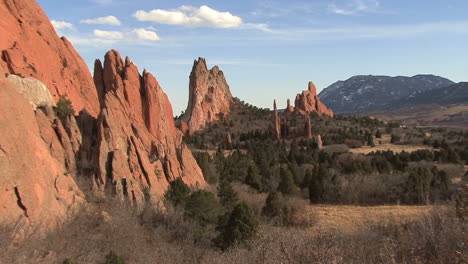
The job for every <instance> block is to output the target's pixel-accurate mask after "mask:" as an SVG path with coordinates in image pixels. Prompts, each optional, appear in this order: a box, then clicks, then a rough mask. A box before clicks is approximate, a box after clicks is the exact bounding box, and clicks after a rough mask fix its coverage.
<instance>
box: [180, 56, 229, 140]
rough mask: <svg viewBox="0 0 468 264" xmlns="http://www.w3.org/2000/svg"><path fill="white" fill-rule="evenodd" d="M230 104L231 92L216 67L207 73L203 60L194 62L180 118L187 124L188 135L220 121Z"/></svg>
mask: <svg viewBox="0 0 468 264" xmlns="http://www.w3.org/2000/svg"><path fill="white" fill-rule="evenodd" d="M232 102H233V98H232V94H231V90H230V89H229V85H228V84H227V82H226V79H225V78H224V74H223V72H222V71H220V70H219V68H218V66H214V67H213V68H212V69H211V70H209V71H208V68H207V66H206V61H205V59H203V58H199V59H198V60H196V61H195V62H194V64H193V68H192V72H191V73H190V84H189V101H188V105H187V109H186V110H185V113H184V114H183V115H182V116H181V117H180V120H181V121H184V122H185V123H187V125H188V127H189V133H193V132H195V131H197V130H199V129H201V128H203V127H204V126H205V125H206V124H207V123H209V122H213V121H219V120H222V119H223V118H224V117H226V116H227V115H228V114H229V112H230V108H231V104H232ZM179 122H180V121H179ZM178 125H179V124H178ZM179 127H180V125H179Z"/></svg>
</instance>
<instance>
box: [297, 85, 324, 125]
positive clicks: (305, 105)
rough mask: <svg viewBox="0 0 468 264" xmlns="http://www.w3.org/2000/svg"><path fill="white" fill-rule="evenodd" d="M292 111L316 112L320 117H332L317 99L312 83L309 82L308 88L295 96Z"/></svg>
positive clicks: (315, 89)
mask: <svg viewBox="0 0 468 264" xmlns="http://www.w3.org/2000/svg"><path fill="white" fill-rule="evenodd" d="M294 105H295V107H294V109H295V111H298V112H300V113H311V112H317V113H318V114H321V115H328V116H331V117H333V111H332V110H331V109H328V108H327V107H326V106H325V105H324V104H323V103H322V102H321V101H320V99H319V98H318V96H317V88H316V87H315V85H314V83H313V82H309V87H308V89H307V90H306V91H302V93H301V94H298V95H297V96H296V100H295V102H294Z"/></svg>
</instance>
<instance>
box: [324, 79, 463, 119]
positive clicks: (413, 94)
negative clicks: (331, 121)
mask: <svg viewBox="0 0 468 264" xmlns="http://www.w3.org/2000/svg"><path fill="white" fill-rule="evenodd" d="M454 84H455V83H454V82H452V81H451V80H449V79H446V78H443V77H440V76H435V75H415V76H413V77H405V76H397V77H390V76H373V75H358V76H354V77H351V78H349V79H348V80H346V81H338V82H336V83H334V84H332V85H330V86H329V87H327V88H325V89H324V90H323V91H322V92H321V93H320V94H319V97H320V99H321V100H322V101H323V102H324V103H325V104H326V105H327V106H328V107H330V108H331V109H332V110H333V111H335V112H336V113H365V112H371V111H382V110H386V109H392V108H394V107H396V106H398V105H400V104H402V103H403V102H411V100H412V98H418V97H419V95H421V94H425V93H426V92H429V91H433V90H438V89H440V88H444V87H449V86H451V85H454ZM419 100H422V99H418V100H415V101H418V102H419Z"/></svg>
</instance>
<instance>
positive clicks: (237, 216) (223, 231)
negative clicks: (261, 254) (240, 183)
mask: <svg viewBox="0 0 468 264" xmlns="http://www.w3.org/2000/svg"><path fill="white" fill-rule="evenodd" d="M218 230H219V231H220V235H219V237H218V238H217V239H216V243H217V244H218V245H219V246H220V247H221V248H222V249H227V248H229V247H230V246H233V245H235V244H242V243H244V242H246V241H247V240H249V239H251V238H253V237H254V236H255V235H256V234H257V231H258V220H257V218H256V217H255V214H254V212H253V210H252V209H251V208H250V207H249V206H248V205H247V204H246V203H244V202H241V203H239V204H238V205H237V206H236V207H235V208H234V210H232V212H231V213H230V214H229V217H228V218H227V221H226V223H225V224H222V226H219V228H218Z"/></svg>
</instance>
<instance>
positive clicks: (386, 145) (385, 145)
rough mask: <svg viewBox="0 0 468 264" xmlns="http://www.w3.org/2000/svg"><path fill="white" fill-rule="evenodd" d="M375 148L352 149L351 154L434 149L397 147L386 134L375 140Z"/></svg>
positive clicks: (416, 146)
mask: <svg viewBox="0 0 468 264" xmlns="http://www.w3.org/2000/svg"><path fill="white" fill-rule="evenodd" d="M374 142H375V147H373V148H372V147H370V146H362V147H360V148H354V149H350V150H349V152H351V153H355V154H368V153H371V152H374V151H387V150H391V151H393V152H396V153H399V152H402V151H406V152H413V151H416V150H421V149H429V150H432V147H429V146H424V145H396V144H392V143H390V135H388V134H384V135H382V138H374Z"/></svg>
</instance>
